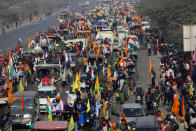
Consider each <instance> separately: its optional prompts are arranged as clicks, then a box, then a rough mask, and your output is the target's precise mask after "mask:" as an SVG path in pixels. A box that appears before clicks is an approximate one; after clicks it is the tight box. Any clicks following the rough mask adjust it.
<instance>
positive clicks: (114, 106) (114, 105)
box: [110, 95, 118, 115]
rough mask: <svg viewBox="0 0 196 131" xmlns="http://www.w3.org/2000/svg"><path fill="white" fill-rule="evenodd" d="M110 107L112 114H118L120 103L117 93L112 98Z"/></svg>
mask: <svg viewBox="0 0 196 131" xmlns="http://www.w3.org/2000/svg"><path fill="white" fill-rule="evenodd" d="M110 107H111V112H112V114H114V115H116V114H117V111H118V103H117V99H116V96H115V95H113V96H112V97H111V98H110Z"/></svg>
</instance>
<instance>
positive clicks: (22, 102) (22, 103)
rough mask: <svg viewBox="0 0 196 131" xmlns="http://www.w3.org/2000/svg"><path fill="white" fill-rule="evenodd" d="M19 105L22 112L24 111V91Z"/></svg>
mask: <svg viewBox="0 0 196 131" xmlns="http://www.w3.org/2000/svg"><path fill="white" fill-rule="evenodd" d="M20 105H21V106H22V110H23V111H24V91H23V93H22V101H21V104H20Z"/></svg>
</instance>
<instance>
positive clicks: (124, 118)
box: [121, 109, 128, 125]
mask: <svg viewBox="0 0 196 131" xmlns="http://www.w3.org/2000/svg"><path fill="white" fill-rule="evenodd" d="M121 116H122V117H123V120H124V121H125V125H127V124H128V122H127V118H126V117H125V114H124V112H123V110H122V109H121Z"/></svg>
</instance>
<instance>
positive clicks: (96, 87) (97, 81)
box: [95, 75, 99, 90]
mask: <svg viewBox="0 0 196 131" xmlns="http://www.w3.org/2000/svg"><path fill="white" fill-rule="evenodd" d="M95 89H97V90H99V77H98V75H97V78H96V82H95Z"/></svg>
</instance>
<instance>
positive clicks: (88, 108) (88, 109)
mask: <svg viewBox="0 0 196 131" xmlns="http://www.w3.org/2000/svg"><path fill="white" fill-rule="evenodd" d="M86 106H87V110H86V113H88V112H89V111H90V109H91V107H90V101H89V99H88V102H87V105H86Z"/></svg>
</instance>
